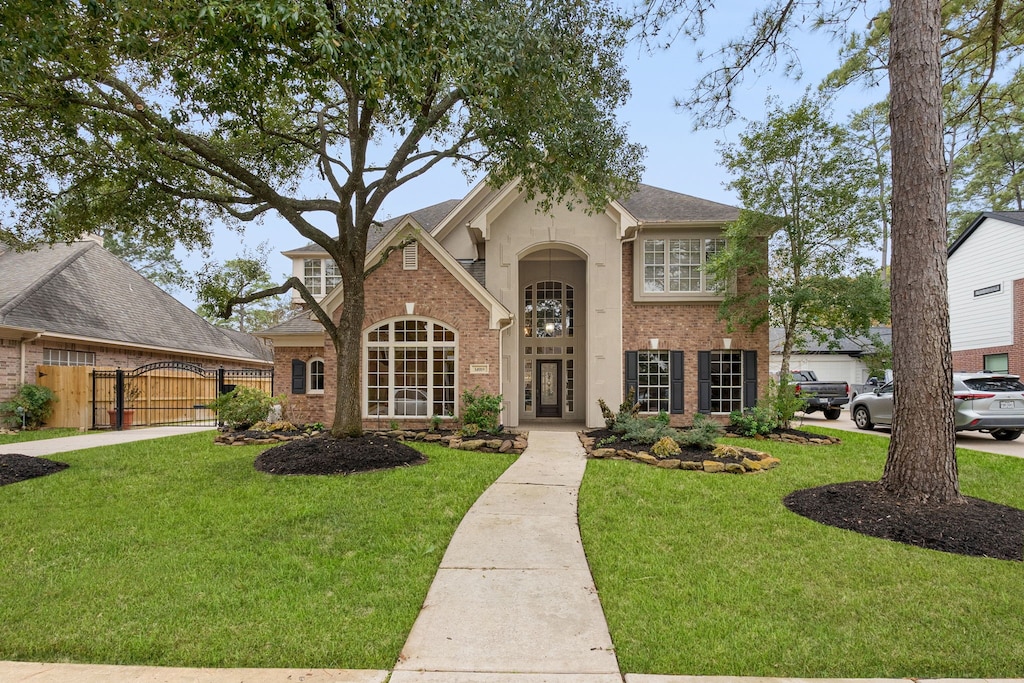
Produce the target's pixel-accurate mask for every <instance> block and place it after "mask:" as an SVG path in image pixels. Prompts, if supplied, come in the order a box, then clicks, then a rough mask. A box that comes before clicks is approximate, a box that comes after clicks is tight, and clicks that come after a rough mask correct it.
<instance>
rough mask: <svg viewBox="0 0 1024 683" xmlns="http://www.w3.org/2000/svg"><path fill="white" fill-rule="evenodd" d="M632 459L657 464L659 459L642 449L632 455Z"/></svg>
mask: <svg viewBox="0 0 1024 683" xmlns="http://www.w3.org/2000/svg"><path fill="white" fill-rule="evenodd" d="M633 459H634V460H639V461H640V462H645V463H647V464H648V465H657V464H658V462H659V460H658V459H657V458H655V457H654V456H653V455H651V454H650V453H645V452H643V451H640V452H639V453H637V454H635V455H634V456H633Z"/></svg>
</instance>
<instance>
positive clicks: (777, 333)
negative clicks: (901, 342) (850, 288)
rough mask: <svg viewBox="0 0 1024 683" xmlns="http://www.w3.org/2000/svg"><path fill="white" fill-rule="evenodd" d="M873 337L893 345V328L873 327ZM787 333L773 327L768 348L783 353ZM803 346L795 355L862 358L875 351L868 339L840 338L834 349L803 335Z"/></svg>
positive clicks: (870, 331) (871, 330) (808, 335)
mask: <svg viewBox="0 0 1024 683" xmlns="http://www.w3.org/2000/svg"><path fill="white" fill-rule="evenodd" d="M869 333H870V334H871V335H872V336H877V337H879V338H880V339H881V341H882V343H883V344H892V328H891V327H885V326H878V327H872V328H871V329H870V330H869ZM784 339H785V333H784V331H783V329H782V328H781V327H772V328H769V330H768V348H769V349H771V352H772V353H782V343H783V341H784ZM801 341H802V344H801V346H800V348H799V349H798V350H794V353H814V354H818V353H821V354H837V355H843V356H855V357H856V356H862V355H864V354H868V353H871V352H872V351H874V350H875V343H874V340H873V339H869V338H867V337H840V338H839V339H837V340H835V344H834V345H833V347H829V345H828V344H827V343H826V344H823V343H821V342H819V341H818V340H816V339H815V338H814V337H813V336H811V335H810V334H803V335H801Z"/></svg>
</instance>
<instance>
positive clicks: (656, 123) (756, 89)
mask: <svg viewBox="0 0 1024 683" xmlns="http://www.w3.org/2000/svg"><path fill="white" fill-rule="evenodd" d="M735 4H736V5H741V8H739V9H736V8H733V9H730V10H719V11H718V12H717V13H716V14H715V15H714V16H713V17H712V19H711V21H710V22H709V27H708V28H709V35H708V36H707V37H706V39H705V40H703V41H702V42H701V43H700V47H702V48H703V49H704V51H705V52H711V51H713V50H714V49H715V48H716V47H718V46H719V45H721V44H722V43H724V42H725V41H726V40H727V39H728V38H729V37H730V36H732V35H734V34H735V33H736V32H738V31H741V30H742V29H743V28H744V27H745V25H746V22H747V20H748V17H749V12H750V9H749V6H748V5H747V3H735ZM868 18H869V17H868V15H867V14H863V13H861V14H858V15H857V16H856V17H855V18H854V21H853V24H852V25H851V28H853V29H854V30H863V28H864V27H865V26H866V24H867V21H868ZM793 38H794V41H793V42H794V44H795V45H796V46H797V49H798V55H799V58H800V66H801V69H802V71H803V72H804V73H803V79H802V80H801V81H799V82H795V81H793V80H792V79H789V78H786V77H784V76H782V75H776V74H770V75H768V76H763V77H761V78H759V79H748V80H747V81H745V82H744V83H743V85H742V86H741V87H740V88H739V89H738V90H737V92H736V100H737V107H736V108H737V109H738V111H739V113H740V115H741V116H742V117H745V118H747V119H752V120H758V119H760V118H762V117H763V116H764V104H765V98H766V96H767V95H768V94H769V93H771V94H772V95H775V96H777V97H778V98H779V99H780V100H781V101H782V102H783V103H784V104H789V103H791V102H794V101H795V100H797V99H798V98H799V97H800V96H801V95H802V94H803V92H804V90H805V89H806V88H807V87H808V86H812V87H813V86H816V85H817V83H818V82H819V81H820V80H821V79H822V78H823V77H824V76H825V75H826V74H827V73H828V72H829V71H831V70H832V69H834V68H835V67H836V66H837V65H838V58H837V52H838V45H835V44H831V43H830V42H829V40H828V38H827V36H826V35H824V34H820V33H812V32H807V31H801V32H798V33H797V34H795V35H794V36H793ZM696 52H697V46H695V45H694V44H693V43H691V42H690V41H688V40H686V39H680V40H678V41H676V42H675V44H674V45H673V46H672V47H671V48H670V49H668V50H661V51H656V52H650V51H647V50H645V49H642V48H641V47H639V46H638V45H635V44H634V45H631V46H630V47H628V48H627V51H626V54H625V60H624V61H625V66H626V68H627V73H628V78H629V80H630V83H631V85H632V97H631V99H630V101H629V102H628V104H627V105H626V106H625V107H623V108H622V109H621V110H620V111H619V112H618V116H619V119H620V121H622V122H623V123H625V124H626V125H627V126H628V130H629V134H630V137H631V138H632V140H633V141H635V142H639V143H640V144H642V145H644V146H645V147H646V148H647V154H646V158H645V159H644V166H645V171H644V174H643V182H645V183H647V184H649V185H655V186H657V187H662V188H666V189H669V190H674V191H676V192H682V193H684V194H689V195H693V196H696V197H702V198H705V199H710V200H713V201H717V202H723V203H726V204H736V203H737V202H736V198H735V196H734V194H733V193H732V192H731V191H729V190H728V189H726V187H725V185H726V184H727V183H728V182H729V180H730V177H729V175H728V173H726V171H725V169H723V168H721V167H720V166H719V165H718V162H719V154H718V151H717V149H716V141H724V142H734V141H735V140H736V136H737V133H738V132H740V131H742V130H743V128H744V125H745V124H744V123H743V121H736V122H734V123H732V124H731V125H729V126H727V127H725V128H721V129H717V130H701V131H694V130H693V125H692V118H691V116H690V114H689V113H688V112H686V111H684V110H680V109H677V108H676V107H675V106H674V101H675V100H676V99H677V98H681V97H683V96H685V95H686V94H687V93H688V92H689V90H690V89H691V88H692V87H693V85H694V84H695V83H696V81H697V79H698V78H699V77H700V75H701V74H703V73H704V72H705V71H706V70H707V69H708V68H710V67H709V65H702V64H700V63H698V62H697V59H696ZM883 97H884V92H882V91H881V90H880V89H879V88H875V89H873V90H868V91H865V90H863V89H861V88H860V87H859V86H853V87H852V88H850V89H848V91H846V92H844V93H841V95H840V96H839V98H838V99H837V101H836V107H835V110H834V117H833V118H834V120H836V121H845V120H846V119H847V117H848V115H849V114H850V113H852V112H853V111H856V110H858V109H860V108H863V107H864V106H866V105H868V104H870V103H872V102H875V101H878V100H880V99H882V98H883ZM472 184H473V183H471V182H470V181H467V179H466V178H465V177H464V175H463V174H462V172H461V170H458V169H455V168H453V167H447V166H446V167H440V166H439V167H437V168H435V169H432V170H431V171H430V172H428V173H427V174H425V175H424V176H422V177H421V178H419V179H417V180H415V181H412V182H411V183H409V184H408V185H406V186H404V187H403V188H401V189H400V190H399V191H397V192H395V193H394V194H393V195H392V196H391V197H389V198H388V200H387V201H386V202H385V204H384V206H383V210H382V214H381V215H380V216H378V218H379V219H381V220H384V219H387V218H390V217H394V216H400V215H402V214H404V213H407V212H409V211H412V210H414V209H418V208H421V207H423V206H428V205H431V204H435V203H437V202H440V201H443V200H446V199H457V198H461V197H462V196H463V195H465V193H466V192H467V191H468V189H469V188H470V187H471V186H472ZM262 242H268V243H269V246H270V249H271V256H270V260H269V267H270V274H271V276H272V277H274V278H280V277H281V276H282V274H284V273H286V272H288V273H290V267H291V264H290V261H289V260H288V259H286V258H285V257H283V256H281V255H280V252H281V251H284V250H287V249H293V248H296V247H299V246H302V245H304V244H305V243H306V240H305V239H304V238H302V237H301V236H300V235H299V234H298V233H296V232H295V231H294V230H293V229H292V228H291V227H290V226H288V225H287V224H286V223H285V222H284V221H281V220H273V219H267V220H266V221H265V222H264V223H262V224H251V225H247V226H246V227H245V232H244V233H243V234H242V235H239V234H238V233H237V232H235V231H233V230H230V229H228V228H225V227H220V228H218V229H217V231H216V234H215V237H214V246H213V249H212V252H211V256H212V258H213V259H215V260H218V261H224V260H227V259H230V258H233V257H235V256H237V255H239V254H240V253H241V252H242V250H243V248H245V247H249V248H255V247H256V246H257V245H258V244H260V243H262ZM178 255H179V257H181V258H182V259H183V261H184V263H185V266H186V268H187V269H188V270H191V271H195V270H198V269H199V268H200V267H201V266H202V263H203V255H202V254H200V253H197V252H192V253H189V252H187V251H186V250H184V249H180V248H179V250H178ZM174 294H175V295H176V296H177V298H178V299H179V300H181V301H182V302H183V303H184V304H185V305H187V306H189V307H190V308H195V301H194V300H193V298H192V295H191V293H190V292H175V293H174Z"/></svg>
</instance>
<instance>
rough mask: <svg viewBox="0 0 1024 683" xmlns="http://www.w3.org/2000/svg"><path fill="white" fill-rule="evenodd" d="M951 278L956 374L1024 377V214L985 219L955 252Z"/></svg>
mask: <svg viewBox="0 0 1024 683" xmlns="http://www.w3.org/2000/svg"><path fill="white" fill-rule="evenodd" d="M947 273H948V280H949V284H948V286H949V323H950V341H951V344H952V349H953V367H954V369H955V370H965V371H967V370H983V369H988V370H997V371H998V370H1003V371H1005V370H1007V369H1009V370H1010V371H1013V372H1018V373H1019V372H1021V371H1024V367H1022V362H1024V347H1022V349H1021V350H1020V351H1018V350H1017V349H1016V347H1017V346H1020V345H1021V341H1022V339H1021V332H1024V330H1021V331H1018V325H1019V323H1018V320H1019V319H1020V318H1021V316H1020V315H1019V314H1018V310H1019V308H1020V306H1019V304H1018V303H1017V300H1018V299H1019V298H1024V211H999V212H988V213H983V214H981V215H980V216H979V217H978V218H977V219H976V220H975V221H974V223H972V224H971V225H970V227H968V228H967V229H966V230H965V231H964V232H963V234H962V235H961V236H960V237H959V238H958V239H957V240H956V241H955V242H954V243H953V244H952V246H950V248H949V260H948V266H947ZM1017 355H1020V357H1019V358H1015V356H1017Z"/></svg>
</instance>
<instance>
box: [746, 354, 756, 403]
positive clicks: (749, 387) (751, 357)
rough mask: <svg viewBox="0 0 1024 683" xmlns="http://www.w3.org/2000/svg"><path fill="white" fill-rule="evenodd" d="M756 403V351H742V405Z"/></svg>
mask: <svg viewBox="0 0 1024 683" xmlns="http://www.w3.org/2000/svg"><path fill="white" fill-rule="evenodd" d="M756 405H757V351H744V352H743V407H744V408H753V407H754V406H756Z"/></svg>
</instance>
